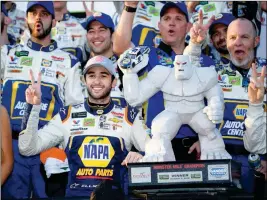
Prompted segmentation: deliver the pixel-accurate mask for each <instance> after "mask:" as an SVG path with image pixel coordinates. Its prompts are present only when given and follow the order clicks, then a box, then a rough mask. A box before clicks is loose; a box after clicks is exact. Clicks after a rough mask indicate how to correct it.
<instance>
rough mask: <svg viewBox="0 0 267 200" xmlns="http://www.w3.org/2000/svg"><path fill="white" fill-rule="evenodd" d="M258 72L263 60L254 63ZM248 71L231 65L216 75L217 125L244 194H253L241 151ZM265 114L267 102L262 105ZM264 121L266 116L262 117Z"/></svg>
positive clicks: (251, 175)
mask: <svg viewBox="0 0 267 200" xmlns="http://www.w3.org/2000/svg"><path fill="white" fill-rule="evenodd" d="M255 62H256V63H257V72H258V75H260V72H261V68H262V66H263V65H266V60H264V59H259V58H257V59H255ZM250 76H251V69H247V70H244V69H240V68H237V67H235V66H234V65H233V64H232V63H230V64H229V65H226V66H224V68H222V69H220V70H219V71H218V81H219V84H220V85H221V87H222V90H223V92H224V105H225V108H224V117H223V122H222V123H221V124H219V125H217V128H218V129H219V131H220V133H221V134H222V137H223V139H224V143H225V147H226V150H227V151H228V152H229V153H230V154H231V156H232V159H233V161H235V162H237V163H239V165H240V168H241V172H240V173H241V174H240V175H241V176H240V183H241V187H242V188H243V190H245V191H247V192H249V193H252V192H253V188H254V186H253V182H254V181H253V180H254V172H253V170H252V169H251V168H250V166H249V163H248V155H249V152H248V151H247V150H246V149H245V147H244V141H243V136H244V134H246V133H245V121H244V118H245V115H246V113H247V109H248V85H249V82H250ZM264 106H265V108H264V109H265V111H266V102H265V104H264ZM264 116H265V119H266V112H265V113H264Z"/></svg>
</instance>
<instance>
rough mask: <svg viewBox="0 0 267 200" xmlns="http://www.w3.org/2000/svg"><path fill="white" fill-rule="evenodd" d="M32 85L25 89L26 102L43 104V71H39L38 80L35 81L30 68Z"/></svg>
mask: <svg viewBox="0 0 267 200" xmlns="http://www.w3.org/2000/svg"><path fill="white" fill-rule="evenodd" d="M29 76H30V80H31V85H29V87H28V88H27V90H26V91H25V96H26V102H27V103H29V104H32V105H40V104H41V95H42V93H41V72H39V73H38V78H37V82H35V79H34V76H33V72H32V70H31V69H30V72H29Z"/></svg>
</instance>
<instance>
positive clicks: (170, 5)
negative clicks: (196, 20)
mask: <svg viewBox="0 0 267 200" xmlns="http://www.w3.org/2000/svg"><path fill="white" fill-rule="evenodd" d="M169 8H178V9H179V10H180V11H181V12H182V13H184V15H185V17H186V20H187V21H188V12H187V8H186V5H185V3H183V2H179V1H178V2H176V3H174V2H168V3H166V4H165V5H164V6H163V7H162V9H161V11H160V17H162V16H163V15H164V14H165V13H166V11H167V10H168V9H169Z"/></svg>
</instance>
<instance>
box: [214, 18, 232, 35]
mask: <svg viewBox="0 0 267 200" xmlns="http://www.w3.org/2000/svg"><path fill="white" fill-rule="evenodd" d="M233 20H235V17H234V15H232V14H230V13H220V14H218V15H216V16H215V20H214V21H213V22H212V24H211V25H210V28H209V34H210V35H213V33H214V31H213V27H214V26H215V25H216V24H224V25H225V26H229V24H230V23H231V22H232V21H233Z"/></svg>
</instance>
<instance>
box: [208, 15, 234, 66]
mask: <svg viewBox="0 0 267 200" xmlns="http://www.w3.org/2000/svg"><path fill="white" fill-rule="evenodd" d="M234 19H235V17H234V16H233V15H232V14H230V13H220V14H218V15H216V16H215V20H214V21H213V22H212V24H211V26H210V28H209V36H210V42H211V46H207V47H206V48H205V49H204V50H203V52H204V53H205V54H206V55H208V56H210V57H211V58H212V59H213V60H214V61H215V64H216V69H217V70H220V69H219V68H220V67H221V68H222V67H223V65H226V64H229V62H230V60H229V52H228V50H227V47H226V33H227V28H228V26H229V24H230V23H231V22H232V21H233V20H234Z"/></svg>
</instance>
